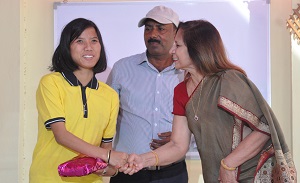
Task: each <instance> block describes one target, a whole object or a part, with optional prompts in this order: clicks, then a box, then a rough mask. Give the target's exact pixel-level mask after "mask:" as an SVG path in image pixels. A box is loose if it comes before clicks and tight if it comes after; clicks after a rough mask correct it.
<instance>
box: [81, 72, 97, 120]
mask: <svg viewBox="0 0 300 183" xmlns="http://www.w3.org/2000/svg"><path fill="white" fill-rule="evenodd" d="M93 81H94V77H92V81H91V85H90V88H91V89H90V91H89V94H88V95H87V97H86V100H85V104H83V114H84V115H86V113H87V102H88V99H89V98H90V94H91V91H92V87H93ZM77 85H78V86H79V81H78V79H77ZM80 86H81V91H82V92H83V87H82V85H80ZM85 90H86V89H85ZM82 100H83V98H82Z"/></svg>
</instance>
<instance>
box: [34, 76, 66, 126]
mask: <svg viewBox="0 0 300 183" xmlns="http://www.w3.org/2000/svg"><path fill="white" fill-rule="evenodd" d="M36 104H37V109H38V113H39V118H41V120H39V121H43V122H44V125H45V127H46V128H50V124H52V123H55V122H64V121H65V113H64V108H63V105H62V96H61V95H60V91H59V87H58V86H57V83H56V82H55V80H54V78H53V77H51V76H50V75H47V76H44V77H43V78H42V79H41V81H40V83H39V86H38V89H37V92H36Z"/></svg>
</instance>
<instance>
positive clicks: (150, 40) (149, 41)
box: [148, 38, 160, 44]
mask: <svg viewBox="0 0 300 183" xmlns="http://www.w3.org/2000/svg"><path fill="white" fill-rule="evenodd" d="M152 42H153V43H154V42H157V43H159V44H160V40H157V39H153V38H150V39H149V40H148V43H152Z"/></svg>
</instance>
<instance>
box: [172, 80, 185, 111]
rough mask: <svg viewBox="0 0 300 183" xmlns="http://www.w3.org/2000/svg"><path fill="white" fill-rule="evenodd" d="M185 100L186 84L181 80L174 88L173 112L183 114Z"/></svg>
mask: <svg viewBox="0 0 300 183" xmlns="http://www.w3.org/2000/svg"><path fill="white" fill-rule="evenodd" d="M187 101H188V96H187V92H186V85H185V83H184V81H183V82H181V83H179V84H178V85H177V86H176V87H175V88H174V98H173V114H174V115H179V116H185V105H186V103H187Z"/></svg>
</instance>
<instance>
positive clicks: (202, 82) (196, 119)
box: [192, 77, 205, 121]
mask: <svg viewBox="0 0 300 183" xmlns="http://www.w3.org/2000/svg"><path fill="white" fill-rule="evenodd" d="M204 81H205V77H204V78H203V79H202V80H201V81H200V94H199V99H198V104H197V109H196V110H195V107H194V102H193V100H192V107H193V111H194V115H195V116H194V120H195V121H198V120H199V117H198V115H197V114H196V112H198V109H199V104H200V100H201V93H202V88H203V84H204Z"/></svg>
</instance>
